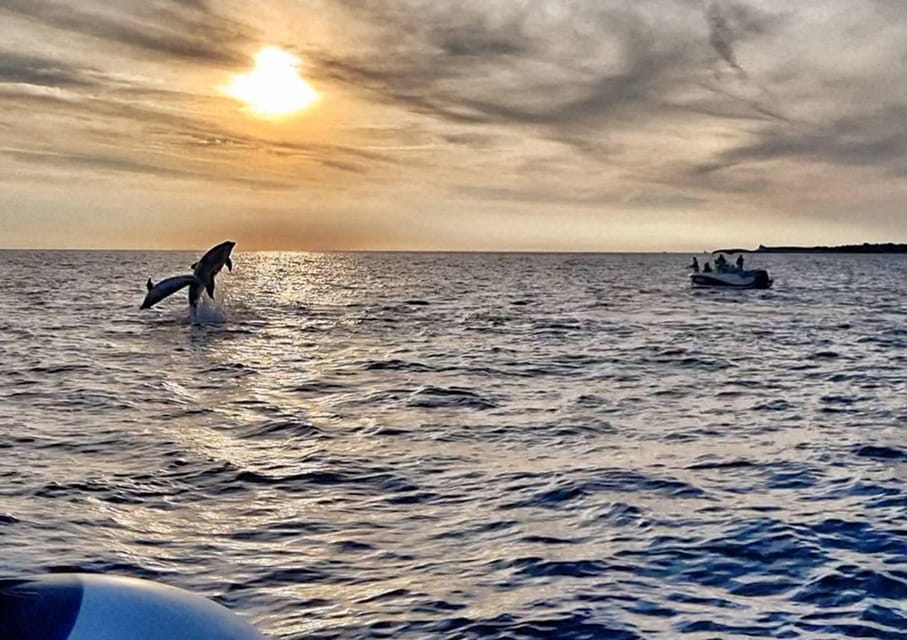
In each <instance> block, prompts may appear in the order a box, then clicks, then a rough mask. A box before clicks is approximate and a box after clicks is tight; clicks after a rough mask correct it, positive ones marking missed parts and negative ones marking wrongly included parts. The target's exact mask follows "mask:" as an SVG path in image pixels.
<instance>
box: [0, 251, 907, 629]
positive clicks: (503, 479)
mask: <svg viewBox="0 0 907 640" xmlns="http://www.w3.org/2000/svg"><path fill="white" fill-rule="evenodd" d="M241 248H242V246H241V244H240V245H239V247H238V249H241ZM198 257H199V254H198V253H194V252H104V251H90V252H79V251H71V252H70V251H59V252H41V251H3V252H0V434H2V438H0V578H15V577H22V576H27V575H32V574H36V573H44V572H71V571H79V572H98V573H108V574H120V575H129V576H136V577H142V578H148V579H151V580H156V581H159V582H163V583H166V584H170V585H173V586H177V587H181V588H183V589H188V590H190V591H193V592H195V593H198V594H201V595H203V596H206V597H209V598H211V599H213V600H215V601H216V602H219V603H221V604H223V605H224V606H226V607H228V608H229V609H231V610H232V611H233V612H235V613H236V614H238V615H240V616H242V617H243V618H245V619H247V620H249V621H250V622H251V623H253V624H254V625H255V626H256V627H257V628H258V629H260V630H261V631H262V632H263V633H264V634H267V635H268V636H269V637H272V638H279V639H293V640H303V639H321V640H326V639H329V638H330V639H338V640H339V639H345V640H346V639H349V640H352V639H365V638H400V639H416V638H419V639H453V638H457V639H460V638H462V639H479V638H501V639H503V638H508V639H529V638H565V639H597V638H605V639H612V638H613V639H619V640H625V639H637V638H689V639H702V640H706V639H718V638H720V639H726V638H753V637H758V638H810V639H813V638H819V639H822V638H827V639H839V638H849V637H859V638H907V431H905V428H907V427H905V424H907V309H905V300H907V256H905V255H886V256H872V255H818V254H806V255H783V254H764V255H762V254H755V255H752V256H748V257H747V261H748V265H750V266H762V267H766V268H768V269H769V270H770V271H771V273H772V276H773V277H774V279H775V284H774V287H773V288H772V289H770V290H767V291H727V290H708V289H693V288H691V287H690V285H689V282H688V277H687V270H686V265H687V264H688V263H689V262H690V256H689V255H677V254H492V253H472V254H468V253H464V254H460V253H254V252H242V251H237V252H236V253H234V256H233V261H234V269H233V271H232V273H228V272H227V270H226V269H225V270H224V271H223V272H222V274H221V275H220V276H219V277H218V281H217V295H216V301H213V302H207V303H205V304H204V305H203V306H202V307H201V308H200V309H199V311H198V313H197V314H196V316H194V317H193V316H191V315H190V313H189V311H188V305H187V302H186V296H185V294H184V292H181V293H179V294H176V295H175V296H173V297H171V298H169V299H167V300H165V301H164V302H162V303H160V304H159V305H157V306H156V307H154V308H152V309H150V310H145V311H140V310H139V305H140V303H141V301H142V298H143V297H144V294H145V281H146V279H147V278H149V277H151V278H152V279H154V280H155V281H157V280H158V279H160V278H163V277H165V276H170V275H177V274H181V273H186V272H187V271H189V265H190V264H192V263H193V262H195V260H196V259H197V258H198ZM702 259H703V258H702V257H700V260H702Z"/></svg>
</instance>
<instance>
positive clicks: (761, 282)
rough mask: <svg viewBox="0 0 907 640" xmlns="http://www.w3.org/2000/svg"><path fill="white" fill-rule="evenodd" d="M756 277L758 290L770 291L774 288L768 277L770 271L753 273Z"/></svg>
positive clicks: (761, 270) (762, 270)
mask: <svg viewBox="0 0 907 640" xmlns="http://www.w3.org/2000/svg"><path fill="white" fill-rule="evenodd" d="M753 275H754V276H755V285H754V286H755V288H756V289H768V288H769V287H770V286H772V279H771V278H769V277H768V271H766V270H765V269H758V270H756V271H754V272H753Z"/></svg>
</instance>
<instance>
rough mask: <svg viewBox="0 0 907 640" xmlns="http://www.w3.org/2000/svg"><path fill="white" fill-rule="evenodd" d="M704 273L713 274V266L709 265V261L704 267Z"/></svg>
mask: <svg viewBox="0 0 907 640" xmlns="http://www.w3.org/2000/svg"><path fill="white" fill-rule="evenodd" d="M702 272H703V273H712V265H710V264H709V261H708V260H706V262H705V266H704V267H702Z"/></svg>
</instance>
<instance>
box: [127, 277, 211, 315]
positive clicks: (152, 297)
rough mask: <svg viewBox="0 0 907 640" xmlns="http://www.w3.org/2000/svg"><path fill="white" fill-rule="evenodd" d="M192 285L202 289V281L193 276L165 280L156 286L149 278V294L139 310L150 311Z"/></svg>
mask: <svg viewBox="0 0 907 640" xmlns="http://www.w3.org/2000/svg"><path fill="white" fill-rule="evenodd" d="M190 285H195V286H197V287H201V281H200V280H199V279H198V278H196V277H195V276H193V275H186V276H173V277H172V278H165V279H164V280H161V281H160V282H158V283H157V284H154V283H153V282H152V281H151V278H148V282H147V283H146V284H145V286H146V287H147V288H148V294H147V295H146V296H145V300H144V301H143V302H142V306H141V307H139V308H140V309H150V308H151V307H153V306H154V305H156V304H157V303H158V302H160V301H161V300H163V299H164V298H166V297H168V296H171V295H173V294H174V293H176V292H177V291H179V290H180V289H182V288H184V287H188V286H190Z"/></svg>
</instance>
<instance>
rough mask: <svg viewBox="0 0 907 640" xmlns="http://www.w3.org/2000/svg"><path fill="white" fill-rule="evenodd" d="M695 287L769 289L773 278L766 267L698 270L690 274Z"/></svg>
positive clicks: (691, 282)
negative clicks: (742, 269) (747, 269)
mask: <svg viewBox="0 0 907 640" xmlns="http://www.w3.org/2000/svg"><path fill="white" fill-rule="evenodd" d="M690 284H692V285H693V286H694V287H724V288H726V289H768V288H769V287H771V286H772V279H771V277H770V276H769V275H768V271H766V270H765V269H755V270H752V271H697V272H694V273H691V274H690Z"/></svg>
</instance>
